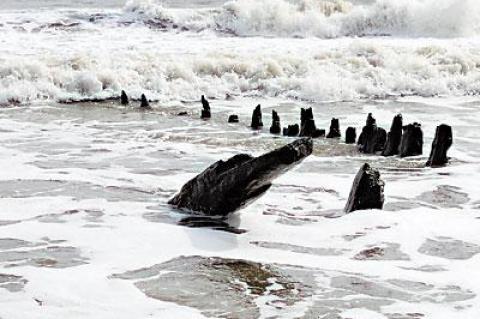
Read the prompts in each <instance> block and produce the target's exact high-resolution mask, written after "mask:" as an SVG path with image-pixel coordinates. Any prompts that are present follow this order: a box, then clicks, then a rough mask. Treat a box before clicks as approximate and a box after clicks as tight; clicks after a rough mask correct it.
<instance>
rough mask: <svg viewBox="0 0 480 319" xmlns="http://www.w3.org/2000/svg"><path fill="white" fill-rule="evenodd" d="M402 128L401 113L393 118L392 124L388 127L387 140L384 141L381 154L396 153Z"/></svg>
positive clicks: (400, 139) (389, 154) (390, 154)
mask: <svg viewBox="0 0 480 319" xmlns="http://www.w3.org/2000/svg"><path fill="white" fill-rule="evenodd" d="M402 128H403V118H402V114H398V115H396V116H395V117H394V118H393V121H392V126H391V127H390V132H388V135H387V141H386V142H385V149H384V150H383V152H382V155H383V156H393V155H397V154H398V151H399V148H400V142H401V141H402V131H403V129H402Z"/></svg>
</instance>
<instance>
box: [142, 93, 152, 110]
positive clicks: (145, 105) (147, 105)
mask: <svg viewBox="0 0 480 319" xmlns="http://www.w3.org/2000/svg"><path fill="white" fill-rule="evenodd" d="M140 108H141V109H145V110H150V109H151V108H152V107H151V106H150V103H149V102H148V100H147V97H146V96H145V94H142V97H141V98H140Z"/></svg>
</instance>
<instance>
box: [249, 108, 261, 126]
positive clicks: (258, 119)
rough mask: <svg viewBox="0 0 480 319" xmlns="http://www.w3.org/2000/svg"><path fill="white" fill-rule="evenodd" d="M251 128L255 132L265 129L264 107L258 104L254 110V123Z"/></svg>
mask: <svg viewBox="0 0 480 319" xmlns="http://www.w3.org/2000/svg"><path fill="white" fill-rule="evenodd" d="M250 127H251V128H253V129H254V130H258V129H260V128H262V127H263V121H262V107H261V106H260V104H258V105H257V107H256V108H255V109H254V110H253V113H252V123H251V124H250Z"/></svg>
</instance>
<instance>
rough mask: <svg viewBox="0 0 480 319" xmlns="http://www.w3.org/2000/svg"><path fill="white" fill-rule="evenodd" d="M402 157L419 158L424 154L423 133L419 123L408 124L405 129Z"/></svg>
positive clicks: (401, 148)
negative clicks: (418, 156)
mask: <svg viewBox="0 0 480 319" xmlns="http://www.w3.org/2000/svg"><path fill="white" fill-rule="evenodd" d="M399 152H400V157H408V156H417V155H422V154H423V132H422V127H421V125H420V124H419V123H416V122H415V123H413V124H408V125H407V126H404V127H403V135H402V140H401V142H400V149H399Z"/></svg>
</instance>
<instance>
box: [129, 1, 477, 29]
mask: <svg viewBox="0 0 480 319" xmlns="http://www.w3.org/2000/svg"><path fill="white" fill-rule="evenodd" d="M125 12H126V13H130V14H131V13H136V14H138V15H139V17H142V18H144V19H145V21H147V22H155V21H157V22H159V24H160V25H163V26H164V24H162V23H160V22H162V21H163V22H169V23H170V24H174V25H181V26H182V27H184V28H185V29H189V30H202V29H214V30H217V31H222V32H228V33H231V34H234V35H238V36H281V37H310V36H312V37H320V38H337V37H343V36H370V35H396V36H422V37H424V36H433V37H457V36H472V35H478V34H479V32H480V6H479V5H478V1H477V0H400V1H399V0H377V1H374V2H369V3H358V1H356V2H355V1H346V0H237V1H231V2H227V3H226V4H225V5H224V6H223V7H222V8H219V9H213V10H210V11H209V10H172V9H166V8H164V7H162V6H161V5H159V4H158V3H157V2H155V1H153V0H130V1H128V2H127V4H126V6H125Z"/></svg>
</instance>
